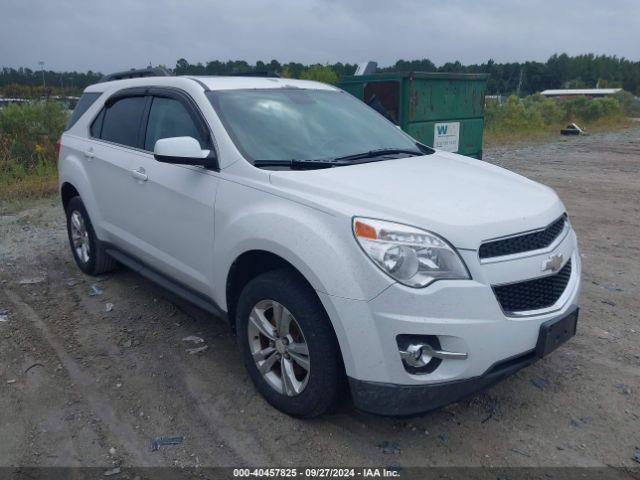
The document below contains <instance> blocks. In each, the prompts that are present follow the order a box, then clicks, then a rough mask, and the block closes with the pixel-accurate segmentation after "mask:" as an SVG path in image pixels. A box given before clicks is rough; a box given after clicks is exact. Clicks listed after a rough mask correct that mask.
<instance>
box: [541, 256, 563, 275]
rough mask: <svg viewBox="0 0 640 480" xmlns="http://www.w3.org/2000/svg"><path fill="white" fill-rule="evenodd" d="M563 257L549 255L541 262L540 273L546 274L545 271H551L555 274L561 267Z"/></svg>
mask: <svg viewBox="0 0 640 480" xmlns="http://www.w3.org/2000/svg"><path fill="white" fill-rule="evenodd" d="M563 260H564V257H563V256H562V254H556V255H551V256H550V257H549V258H547V259H546V260H545V261H544V262H542V271H543V272H546V271H547V270H551V271H552V272H557V271H558V270H560V267H562V261H563Z"/></svg>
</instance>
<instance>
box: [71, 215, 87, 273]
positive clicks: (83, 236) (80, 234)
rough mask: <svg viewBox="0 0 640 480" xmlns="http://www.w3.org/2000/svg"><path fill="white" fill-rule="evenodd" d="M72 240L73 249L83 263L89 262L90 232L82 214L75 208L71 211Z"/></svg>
mask: <svg viewBox="0 0 640 480" xmlns="http://www.w3.org/2000/svg"><path fill="white" fill-rule="evenodd" d="M70 223H71V242H72V244H73V250H74V251H75V253H76V255H77V256H78V258H79V259H80V260H81V261H82V263H88V262H89V259H90V258H91V246H90V244H89V232H88V230H87V226H86V224H85V221H84V217H83V216H82V214H81V213H80V212H79V211H77V210H74V211H73V212H72V213H71V222H70Z"/></svg>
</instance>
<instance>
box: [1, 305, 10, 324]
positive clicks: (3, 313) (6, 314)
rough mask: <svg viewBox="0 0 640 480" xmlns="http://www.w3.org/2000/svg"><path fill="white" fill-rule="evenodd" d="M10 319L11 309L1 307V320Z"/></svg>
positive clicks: (6, 320)
mask: <svg viewBox="0 0 640 480" xmlns="http://www.w3.org/2000/svg"><path fill="white" fill-rule="evenodd" d="M8 321H9V310H7V309H6V308H0V322H8Z"/></svg>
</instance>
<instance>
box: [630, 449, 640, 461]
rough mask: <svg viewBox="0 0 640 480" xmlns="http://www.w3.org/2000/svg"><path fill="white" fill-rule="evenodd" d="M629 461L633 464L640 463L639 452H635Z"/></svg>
mask: <svg viewBox="0 0 640 480" xmlns="http://www.w3.org/2000/svg"><path fill="white" fill-rule="evenodd" d="M631 459H632V460H633V461H634V462H638V463H640V450H636V452H635V453H634V454H633V457H631Z"/></svg>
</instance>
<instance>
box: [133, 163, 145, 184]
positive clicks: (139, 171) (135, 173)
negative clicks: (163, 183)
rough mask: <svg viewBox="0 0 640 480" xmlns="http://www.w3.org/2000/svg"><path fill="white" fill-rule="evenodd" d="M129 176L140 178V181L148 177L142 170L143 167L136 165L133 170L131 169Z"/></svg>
mask: <svg viewBox="0 0 640 480" xmlns="http://www.w3.org/2000/svg"><path fill="white" fill-rule="evenodd" d="M131 176H132V177H133V178H135V179H136V180H140V181H142V182H146V181H147V180H148V179H149V177H148V176H147V174H146V173H145V171H144V168H142V167H138V168H136V169H135V170H131Z"/></svg>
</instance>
